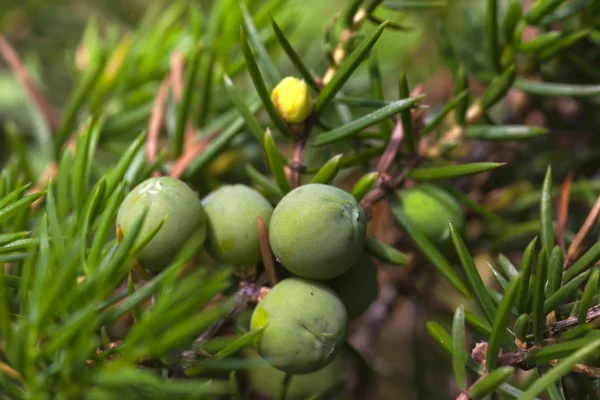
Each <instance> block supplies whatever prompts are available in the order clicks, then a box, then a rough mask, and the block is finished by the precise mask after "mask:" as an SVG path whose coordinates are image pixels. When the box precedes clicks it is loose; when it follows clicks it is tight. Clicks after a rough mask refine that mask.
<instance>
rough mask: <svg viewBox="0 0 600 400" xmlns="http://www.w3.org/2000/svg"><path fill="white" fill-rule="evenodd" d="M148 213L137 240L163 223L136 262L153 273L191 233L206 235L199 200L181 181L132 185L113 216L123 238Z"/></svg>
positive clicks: (159, 181)
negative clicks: (144, 213)
mask: <svg viewBox="0 0 600 400" xmlns="http://www.w3.org/2000/svg"><path fill="white" fill-rule="evenodd" d="M144 209H147V210H148V214H147V215H146V219H145V220H144V224H143V225H142V229H141V231H140V233H139V235H138V239H137V241H140V240H143V239H144V238H146V237H147V236H148V234H150V233H151V232H152V230H153V229H154V228H156V226H157V225H158V224H159V223H160V222H161V221H162V220H164V224H163V226H162V227H161V228H160V230H159V231H158V233H157V234H156V236H154V237H153V238H152V240H151V241H150V242H149V243H148V244H147V245H146V246H145V247H144V249H142V251H141V252H140V253H139V254H138V256H137V261H138V262H139V263H140V265H141V266H142V267H144V268H145V269H147V270H148V271H151V272H154V273H157V272H160V271H162V270H163V269H164V268H165V267H167V266H168V265H169V264H170V263H171V262H172V261H173V259H174V258H175V256H176V255H177V253H178V252H179V250H181V248H182V247H183V246H184V245H185V243H186V242H187V239H188V238H189V237H190V236H192V235H193V234H200V235H201V238H202V240H204V235H206V215H205V214H204V210H203V208H202V203H200V199H199V198H198V196H197V195H196V193H194V191H193V190H192V189H191V188H190V187H189V186H188V185H186V184H185V183H184V182H182V181H180V180H178V179H174V178H169V177H160V178H150V179H148V180H145V181H144V182H142V183H140V184H139V185H138V186H136V187H135V188H134V189H133V190H132V191H131V192H130V193H129V194H128V195H127V196H126V197H125V199H124V200H123V203H122V204H121V206H120V208H119V211H118V213H117V225H118V227H119V229H120V231H121V234H122V235H123V237H126V236H127V231H128V230H129V228H130V227H131V226H132V225H133V224H134V223H135V222H136V221H137V219H138V218H139V217H140V213H141V212H143V210H144Z"/></svg>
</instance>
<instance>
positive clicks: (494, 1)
mask: <svg viewBox="0 0 600 400" xmlns="http://www.w3.org/2000/svg"><path fill="white" fill-rule="evenodd" d="M486 29H487V41H488V46H489V49H490V58H491V60H492V65H493V66H494V68H496V70H500V40H499V39H498V0H487V21H486Z"/></svg>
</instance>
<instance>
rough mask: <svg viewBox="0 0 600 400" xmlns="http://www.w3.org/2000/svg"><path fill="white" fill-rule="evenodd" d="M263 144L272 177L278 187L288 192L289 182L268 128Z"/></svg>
mask: <svg viewBox="0 0 600 400" xmlns="http://www.w3.org/2000/svg"><path fill="white" fill-rule="evenodd" d="M264 145H265V152H266V153H267V159H268V160H269V166H270V167H271V172H272V173H273V178H275V182H277V186H279V189H281V191H282V192H283V193H284V194H285V193H288V192H289V191H290V190H291V188H290V183H289V182H288V180H287V177H286V175H285V171H284V169H283V163H282V162H281V157H280V155H279V154H280V153H279V150H277V146H276V145H275V141H274V140H273V136H272V135H271V131H269V130H267V132H266V133H265V137H264Z"/></svg>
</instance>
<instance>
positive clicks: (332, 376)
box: [244, 349, 348, 400]
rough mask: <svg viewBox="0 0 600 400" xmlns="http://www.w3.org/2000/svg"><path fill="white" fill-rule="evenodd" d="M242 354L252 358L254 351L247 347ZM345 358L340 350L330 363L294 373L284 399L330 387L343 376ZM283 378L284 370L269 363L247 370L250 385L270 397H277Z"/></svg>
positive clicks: (295, 399) (299, 398) (300, 397)
mask: <svg viewBox="0 0 600 400" xmlns="http://www.w3.org/2000/svg"><path fill="white" fill-rule="evenodd" d="M244 356H245V357H246V358H247V359H253V358H254V357H256V352H255V351H252V350H251V349H248V350H245V351H244ZM347 358H348V355H347V354H346V353H344V352H341V353H340V354H338V355H337V356H336V357H335V358H334V359H333V361H332V362H331V363H330V364H328V365H327V366H325V367H324V368H321V369H320V370H318V371H316V372H312V373H310V374H305V375H294V376H293V377H292V381H291V382H290V386H289V387H288V390H287V393H286V399H288V400H304V399H308V398H310V397H312V396H316V395H320V394H322V393H323V392H325V391H327V390H329V389H331V388H332V387H333V386H334V385H336V384H337V383H338V382H339V381H340V380H341V379H343V378H344V372H345V368H344V366H345V362H346V361H347ZM284 378H285V372H283V371H280V370H278V369H277V368H273V367H271V366H269V365H265V366H262V365H261V366H260V367H255V368H250V369H249V370H248V379H249V383H250V387H251V388H252V389H253V390H254V391H255V392H257V393H260V394H262V395H263V396H266V397H268V398H270V399H275V398H277V396H278V394H279V391H280V390H281V384H282V383H283V379H284Z"/></svg>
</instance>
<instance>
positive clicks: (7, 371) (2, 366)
mask: <svg viewBox="0 0 600 400" xmlns="http://www.w3.org/2000/svg"><path fill="white" fill-rule="evenodd" d="M0 372H2V373H3V374H4V375H6V376H9V377H11V378H12V379H14V380H17V381H21V380H22V379H23V378H22V377H21V374H20V373H19V372H18V371H17V370H15V369H14V368H12V367H11V366H10V365H8V364H6V363H5V362H2V361H0Z"/></svg>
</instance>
